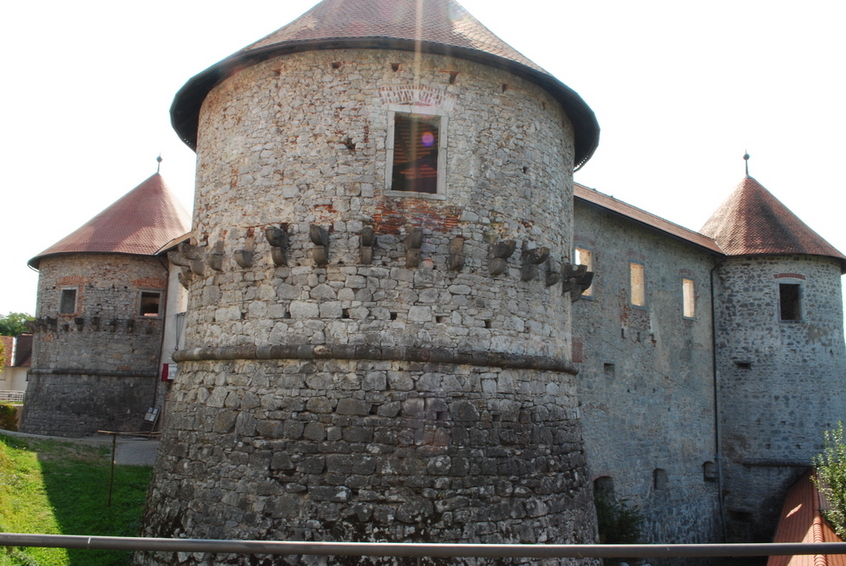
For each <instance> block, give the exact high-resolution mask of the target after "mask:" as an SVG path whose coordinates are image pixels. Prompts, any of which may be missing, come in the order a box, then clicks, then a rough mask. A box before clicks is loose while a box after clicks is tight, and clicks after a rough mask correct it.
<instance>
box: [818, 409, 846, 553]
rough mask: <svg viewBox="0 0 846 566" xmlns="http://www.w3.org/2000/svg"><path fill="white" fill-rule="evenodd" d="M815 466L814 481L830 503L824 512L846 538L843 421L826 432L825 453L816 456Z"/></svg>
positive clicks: (845, 459) (845, 443)
mask: <svg viewBox="0 0 846 566" xmlns="http://www.w3.org/2000/svg"><path fill="white" fill-rule="evenodd" d="M814 467H815V468H816V471H817V475H816V478H814V482H815V483H816V484H817V488H818V489H819V490H820V492H822V494H823V495H825V497H826V498H827V499H828V502H829V504H830V508H829V509H828V510H825V511H823V514H824V515H825V518H826V519H828V522H829V523H831V526H832V527H833V528H834V531H835V532H836V533H837V534H838V535H839V536H840V538H842V539H846V442H844V438H843V422H842V421H841V422H840V423H838V424H837V428H835V429H834V430H827V431H826V432H825V444H824V447H823V453H822V454H820V455H818V456H817V457H816V458H814Z"/></svg>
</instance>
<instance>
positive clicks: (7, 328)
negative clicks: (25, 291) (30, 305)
mask: <svg viewBox="0 0 846 566" xmlns="http://www.w3.org/2000/svg"><path fill="white" fill-rule="evenodd" d="M30 320H34V317H33V316H32V315H29V314H26V313H23V312H10V313H9V314H7V315H6V316H0V336H18V335H19V334H23V333H24V332H26V331H27V330H28V329H27V327H26V323H27V322H28V321H30Z"/></svg>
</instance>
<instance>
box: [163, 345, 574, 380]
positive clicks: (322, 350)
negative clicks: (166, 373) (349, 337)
mask: <svg viewBox="0 0 846 566" xmlns="http://www.w3.org/2000/svg"><path fill="white" fill-rule="evenodd" d="M173 359H174V361H176V362H197V361H208V360H291V359H294V360H320V359H324V360H326V359H336V360H372V361H394V362H422V363H435V364H457V365H473V366H484V367H498V368H508V369H531V370H540V371H556V372H561V373H569V374H571V375H576V374H578V373H579V370H578V368H576V366H575V365H573V364H572V363H570V362H569V361H568V360H565V359H563V358H555V357H551V356H524V355H519V354H508V353H505V352H478V351H476V352H474V351H468V350H463V351H462V350H459V351H455V350H449V349H446V348H414V347H411V348H409V347H397V346H368V345H365V344H360V345H350V344H337V345H334V346H322V345H321V346H314V345H311V344H279V345H275V346H255V345H244V346H231V347H225V348H191V349H188V350H180V351H177V352H175V353H174V354H173Z"/></svg>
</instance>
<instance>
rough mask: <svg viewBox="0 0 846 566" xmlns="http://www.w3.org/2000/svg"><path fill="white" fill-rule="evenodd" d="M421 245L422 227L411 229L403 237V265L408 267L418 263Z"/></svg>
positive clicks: (415, 265)
mask: <svg viewBox="0 0 846 566" xmlns="http://www.w3.org/2000/svg"><path fill="white" fill-rule="evenodd" d="M421 247H423V228H420V227H415V228H412V229H411V232H409V233H408V234H407V235H406V237H405V266H406V267H408V268H413V267H417V266H419V265H420V248H421Z"/></svg>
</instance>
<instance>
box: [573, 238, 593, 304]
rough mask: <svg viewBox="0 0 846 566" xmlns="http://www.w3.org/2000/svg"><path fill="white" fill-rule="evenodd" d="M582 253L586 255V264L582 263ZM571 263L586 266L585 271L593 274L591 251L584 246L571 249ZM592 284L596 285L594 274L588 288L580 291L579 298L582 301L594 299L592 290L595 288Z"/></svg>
mask: <svg viewBox="0 0 846 566" xmlns="http://www.w3.org/2000/svg"><path fill="white" fill-rule="evenodd" d="M583 253H584V254H586V255H587V260H588V261H587V263H583V262H582V254H583ZM573 261H574V262H575V263H576V265H586V266H587V270H588V271H590V272H593V250H591V249H590V248H586V247H584V246H576V247H575V248H573ZM594 283H596V273H595V272H594V275H593V280H592V281H591V283H590V287H588V288H587V289H585V290H584V291H582V295H581V297H582V298H583V299H591V300H592V299H593V297H594V292H593V288H594V286H595V285H594Z"/></svg>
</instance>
